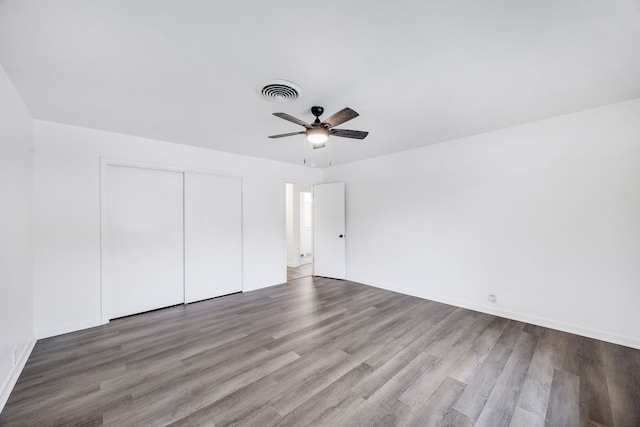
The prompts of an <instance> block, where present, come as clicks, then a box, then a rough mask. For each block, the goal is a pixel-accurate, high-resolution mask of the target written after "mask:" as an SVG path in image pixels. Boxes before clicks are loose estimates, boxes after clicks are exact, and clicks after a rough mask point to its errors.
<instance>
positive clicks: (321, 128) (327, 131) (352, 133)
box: [269, 106, 369, 149]
mask: <svg viewBox="0 0 640 427" xmlns="http://www.w3.org/2000/svg"><path fill="white" fill-rule="evenodd" d="M322 113H324V108H322V107H320V106H313V107H311V114H313V115H314V116H316V119H315V120H314V121H313V123H306V122H304V121H302V120H300V119H297V118H295V117H293V116H290V115H288V114H287V113H273V115H274V116H276V117H280V118H281V119H284V120H288V121H290V122H292V123H295V124H297V125H300V126H303V127H304V128H305V129H306V130H304V131H300V132H290V133H282V134H279V135H271V136H269V138H283V137H285V136H293V135H302V134H304V135H306V137H307V141H309V142H310V143H311V145H312V146H313V148H314V149H315V148H322V147H324V146H325V143H326V141H327V139H329V135H334V136H339V137H343V138H351V139H365V138H366V137H367V135H369V132H364V131H361V130H348V129H334V127H335V126H339V125H341V124H342V123H345V122H347V121H349V120H351V119H355V118H356V117H358V116H359V114H358V113H356V112H355V111H354V110H352V109H351V108H348V107H347V108H343V109H342V110H340V111H338V112H337V113H335V114H334V115H333V116H331V117H329V118H328V119H326V120H325V121H323V122H321V121H320V116H321V115H322Z"/></svg>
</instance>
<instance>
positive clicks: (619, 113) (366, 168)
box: [324, 99, 640, 348]
mask: <svg viewBox="0 0 640 427" xmlns="http://www.w3.org/2000/svg"><path fill="white" fill-rule="evenodd" d="M638 117H640V99H636V100H632V101H629V102H625V103H620V104H614V105H610V106H606V107H602V108H598V109H593V110H588V111H584V112H580V113H576V114H571V115H566V116H561V117H557V118H553V119H549V120H544V121H540V122H535V123H530V124H527V125H523V126H518V127H513V128H509V129H504V130H501V131H497V132H491V133H486V134H481V135H477V136H473V137H469V138H464V139H458V140H454V141H449V142H446V143H442V144H437V145H431V146H426V147H423V148H420V149H415V150H411V151H405V152H401V153H397V154H394V155H389V156H384V157H379V158H374V159H370V160H365V161H361V162H357V163H350V164H346V165H343V166H339V167H333V168H329V169H326V170H325V176H324V180H325V181H326V182H331V181H344V182H345V183H346V192H347V196H346V197H347V208H346V209H347V235H346V236H347V276H348V278H349V279H351V280H355V281H359V282H362V283H367V284H371V285H375V286H379V287H383V288H387V289H392V290H397V291H400V292H405V293H408V294H413V295H417V296H421V297H425V298H429V299H433V300H437V301H442V302H446V303H451V304H454V305H458V306H462V307H468V308H472V309H476V310H479V311H485V312H489V313H495V314H498V315H502V316H505V317H510V318H514V319H520V320H524V321H529V322H532V323H537V324H540V325H544V326H550V327H555V328H558V329H563V330H567V331H570V332H574V333H578V334H583V335H587V336H592V337H596V338H600V339H604V340H609V341H613V342H617V343H621V344H625V345H628V346H632V347H636V348H640V328H639V327H638V326H639V325H640V310H638V302H639V301H640V167H639V165H640V120H638ZM488 294H495V295H496V296H497V304H495V305H494V304H491V303H490V302H489V301H488V297H487V296H488Z"/></svg>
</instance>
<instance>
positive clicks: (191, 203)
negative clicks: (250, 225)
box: [184, 172, 242, 302]
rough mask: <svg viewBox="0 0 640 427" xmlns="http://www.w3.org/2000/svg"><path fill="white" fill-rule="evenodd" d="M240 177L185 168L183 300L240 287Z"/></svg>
mask: <svg viewBox="0 0 640 427" xmlns="http://www.w3.org/2000/svg"><path fill="white" fill-rule="evenodd" d="M241 183H242V182H241V180H240V179H239V178H232V177H223V176H215V175H207V174H201V173H193V172H186V173H185V198H184V201H185V205H184V212H185V223H184V226H185V301H186V302H193V301H200V300H203V299H207V298H213V297H217V296H221V295H227V294H231V293H234V292H240V291H242V186H241Z"/></svg>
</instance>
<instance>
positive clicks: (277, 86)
mask: <svg viewBox="0 0 640 427" xmlns="http://www.w3.org/2000/svg"><path fill="white" fill-rule="evenodd" d="M258 92H259V93H260V94H261V95H262V97H263V98H264V99H266V100H267V101H271V102H291V101H295V100H296V99H298V98H300V96H302V88H301V87H300V86H298V85H297V84H295V83H293V82H289V81H287V80H269V81H268V82H266V83H265V84H264V85H261V86H259V87H258Z"/></svg>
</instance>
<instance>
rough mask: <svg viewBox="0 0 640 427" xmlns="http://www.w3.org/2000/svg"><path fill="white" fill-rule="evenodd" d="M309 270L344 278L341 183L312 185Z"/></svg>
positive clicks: (343, 226)
mask: <svg viewBox="0 0 640 427" xmlns="http://www.w3.org/2000/svg"><path fill="white" fill-rule="evenodd" d="M313 255H314V260H313V262H314V264H313V274H314V275H316V276H324V277H331V278H334V279H344V278H345V277H346V267H345V210H344V183H343V182H337V183H332V184H319V185H315V186H314V187H313Z"/></svg>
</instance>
